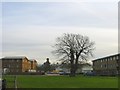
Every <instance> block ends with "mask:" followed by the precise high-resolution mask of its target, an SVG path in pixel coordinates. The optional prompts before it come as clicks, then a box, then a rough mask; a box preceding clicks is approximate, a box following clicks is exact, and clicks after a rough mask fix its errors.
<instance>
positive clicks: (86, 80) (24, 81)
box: [5, 75, 118, 88]
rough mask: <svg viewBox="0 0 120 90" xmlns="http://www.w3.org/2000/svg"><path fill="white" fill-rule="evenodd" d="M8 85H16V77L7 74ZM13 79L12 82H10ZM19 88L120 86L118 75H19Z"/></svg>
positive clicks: (10, 86)
mask: <svg viewBox="0 0 120 90" xmlns="http://www.w3.org/2000/svg"><path fill="white" fill-rule="evenodd" d="M5 78H6V79H7V81H8V82H7V87H9V88H12V86H14V83H13V82H12V81H14V77H13V76H6V77H5ZM10 81H11V82H10ZM17 85H18V88H118V78H117V77H102V76H76V77H69V76H39V75H19V76H17Z"/></svg>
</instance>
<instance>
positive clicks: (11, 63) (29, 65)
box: [1, 56, 37, 73]
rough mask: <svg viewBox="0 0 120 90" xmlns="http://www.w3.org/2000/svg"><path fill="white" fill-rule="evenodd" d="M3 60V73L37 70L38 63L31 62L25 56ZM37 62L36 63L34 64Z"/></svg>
mask: <svg viewBox="0 0 120 90" xmlns="http://www.w3.org/2000/svg"><path fill="white" fill-rule="evenodd" d="M1 60H2V70H3V72H9V73H22V72H28V71H29V70H33V69H34V70H36V68H33V67H37V61H36V60H34V61H31V60H29V59H28V58H27V57H25V56H23V57H22V56H20V57H4V58H2V59H1ZM33 62H35V63H33Z"/></svg>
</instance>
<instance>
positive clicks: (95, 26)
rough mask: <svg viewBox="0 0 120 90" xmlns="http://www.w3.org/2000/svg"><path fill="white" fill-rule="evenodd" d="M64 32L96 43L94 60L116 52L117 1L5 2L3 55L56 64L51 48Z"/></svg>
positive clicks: (3, 11)
mask: <svg viewBox="0 0 120 90" xmlns="http://www.w3.org/2000/svg"><path fill="white" fill-rule="evenodd" d="M110 1H114V0H110ZM63 33H77V34H82V35H86V36H88V37H90V39H91V40H92V41H95V43H96V45H95V47H96V50H95V51H94V57H93V58H91V59H95V58H98V57H102V56H106V55H110V54H115V53H117V52H118V4H117V2H79V3H78V2H21V3H20V2H19V3H18V2H9V3H8V2H3V3H2V42H1V43H2V52H1V53H2V56H17V55H19V56H27V57H28V58H34V59H36V60H38V61H39V62H40V63H43V62H44V61H45V59H46V58H47V57H49V58H50V61H51V62H55V61H56V60H57V58H55V56H54V55H52V54H51V51H52V50H53V48H52V46H53V45H54V44H55V38H56V37H58V36H61V35H62V34H63Z"/></svg>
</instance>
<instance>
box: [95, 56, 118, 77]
mask: <svg viewBox="0 0 120 90" xmlns="http://www.w3.org/2000/svg"><path fill="white" fill-rule="evenodd" d="M119 56H120V54H115V55H110V56H106V57H102V58H99V59H96V60H93V71H94V73H95V74H96V75H118V74H119V73H120V68H119V67H120V60H119Z"/></svg>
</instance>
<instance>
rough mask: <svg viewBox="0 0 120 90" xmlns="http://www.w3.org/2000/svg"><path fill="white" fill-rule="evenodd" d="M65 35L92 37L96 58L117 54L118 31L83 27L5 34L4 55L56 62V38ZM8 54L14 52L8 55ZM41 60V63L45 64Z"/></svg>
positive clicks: (47, 28)
mask: <svg viewBox="0 0 120 90" xmlns="http://www.w3.org/2000/svg"><path fill="white" fill-rule="evenodd" d="M63 33H75V34H82V35H85V36H88V37H90V39H91V40H92V41H95V43H96V45H95V46H96V50H95V57H96V56H97V57H98V56H101V55H107V54H112V53H116V52H117V50H118V48H117V47H118V46H117V45H118V43H117V40H118V31H117V30H116V29H107V28H81V27H40V26H30V27H27V28H24V27H21V28H20V29H19V28H18V29H17V30H16V29H15V30H14V29H11V30H10V31H6V32H5V31H4V33H3V53H4V55H5V56H7V55H14V54H16V55H19V54H20V55H21V54H24V55H27V56H28V57H34V58H36V59H39V58H41V57H42V60H45V58H46V57H50V58H51V59H53V61H54V59H55V60H56V58H55V57H54V56H53V55H52V54H51V51H52V50H53V48H52V46H53V45H54V44H55V38H57V37H58V36H61V35H62V34H63ZM7 52H10V53H11V52H12V53H11V54H10V53H9V54H7ZM42 60H40V61H41V62H43V61H42Z"/></svg>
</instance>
